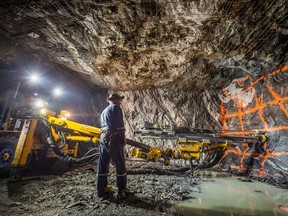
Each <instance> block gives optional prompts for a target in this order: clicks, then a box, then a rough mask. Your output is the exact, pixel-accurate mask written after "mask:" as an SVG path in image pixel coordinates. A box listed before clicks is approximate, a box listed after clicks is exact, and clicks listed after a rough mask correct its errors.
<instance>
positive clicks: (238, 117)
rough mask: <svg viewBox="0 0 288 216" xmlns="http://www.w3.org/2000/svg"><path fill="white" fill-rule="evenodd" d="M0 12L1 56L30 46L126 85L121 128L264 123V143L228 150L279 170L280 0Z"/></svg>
mask: <svg viewBox="0 0 288 216" xmlns="http://www.w3.org/2000/svg"><path fill="white" fill-rule="evenodd" d="M0 13H1V17H0V23H1V29H0V32H1V36H0V41H1V43H0V45H1V49H0V50H1V51H0V59H1V60H2V61H4V62H7V63H10V64H13V63H15V62H19V61H20V59H22V58H23V56H27V55H29V56H31V57H30V58H32V59H35V58H36V59H42V60H43V61H44V60H45V62H48V64H49V63H52V64H54V65H57V66H58V68H59V71H60V72H61V71H62V72H63V71H74V72H77V73H79V74H82V75H83V76H85V77H86V79H89V81H90V82H92V83H94V84H96V85H99V86H101V87H106V88H109V89H113V90H123V91H125V94H126V96H127V101H126V104H125V115H126V120H127V121H126V123H127V128H128V134H127V135H128V136H130V137H132V136H133V130H135V128H137V127H139V125H140V124H141V122H143V121H144V120H149V121H157V122H160V123H170V124H177V125H183V126H191V127H208V128H215V129H218V130H222V132H223V133H229V131H228V130H235V131H237V132H239V134H238V135H242V134H249V133H250V134H251V131H253V130H254V129H258V130H259V129H260V130H267V131H269V132H270V134H269V136H270V139H269V141H268V142H267V143H266V144H265V145H264V146H260V147H259V148H256V150H255V148H254V149H253V148H252V147H251V146H250V147H249V145H248V144H244V145H243V146H239V148H238V149H237V150H236V151H231V152H228V153H229V154H227V155H228V156H229V155H234V156H233V157H231V158H233V159H235V160H232V162H231V163H232V164H235V166H233V167H234V168H236V169H237V170H238V171H239V172H242V171H244V172H247V173H250V174H255V175H259V176H265V175H268V176H273V175H277V176H280V178H281V179H282V180H283V181H284V180H286V179H287V175H288V169H287V144H286V140H287V139H286V136H287V125H286V122H287V118H288V113H287V110H286V109H287V104H286V101H287V100H286V97H287V87H286V73H287V67H284V66H285V65H287V61H288V55H287V48H288V23H287V22H288V21H287V20H288V19H287V15H288V11H287V1H286V0H278V1H275V0H267V1H254V0H247V1H243V0H235V1H230V0H215V1H214V0H213V1H211V0H197V1H192V0H189V1H188V0H186V1H182V0H175V1H168V2H167V1H165V0H142V1H140V0H139V1H136V0H135V1H116V0H115V1H105V0H101V1H82V0H73V1H69V3H68V1H64V0H51V1H40V0H34V1H21V3H20V2H19V1H2V2H1V3H0ZM281 68H282V71H281V72H277V73H276V72H275V73H273V71H276V70H277V69H281ZM268 86H269V87H268ZM245 89H247V90H245ZM271 89H272V90H271ZM229 96H230V98H229ZM87 106H90V104H87ZM233 113H234V116H233ZM231 115H232V116H231ZM247 146H248V147H247ZM251 151H252V153H251ZM245 161H246V162H247V164H246V165H248V168H247V167H246V165H245V163H246V162H245ZM243 162H245V163H243ZM231 163H230V165H231Z"/></svg>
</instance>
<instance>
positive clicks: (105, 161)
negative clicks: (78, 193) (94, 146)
mask: <svg viewBox="0 0 288 216" xmlns="http://www.w3.org/2000/svg"><path fill="white" fill-rule="evenodd" d="M123 99H124V96H120V95H119V94H118V93H113V94H111V95H109V97H108V101H109V106H108V107H106V109H105V110H104V111H103V112H102V114H101V126H102V131H103V132H102V134H101V138H100V156H99V162H98V167H97V172H98V173H97V190H98V196H99V197H107V196H109V192H110V191H111V189H112V186H111V185H108V174H109V164H110V162H111V161H112V164H113V165H115V166H116V175H117V187H118V196H125V195H126V194H128V193H131V191H130V190H129V189H128V188H127V171H126V166H125V157H124V146H125V143H126V142H125V128H124V121H123V112H122V109H121V107H120V106H121V103H122V100H123Z"/></svg>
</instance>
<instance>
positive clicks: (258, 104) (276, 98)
mask: <svg viewBox="0 0 288 216" xmlns="http://www.w3.org/2000/svg"><path fill="white" fill-rule="evenodd" d="M287 71H288V65H285V66H284V67H282V68H280V69H278V70H276V71H273V72H271V73H269V74H268V75H267V76H262V77H260V78H258V79H257V80H256V81H253V79H252V77H251V76H249V75H247V76H246V77H245V78H247V79H248V80H249V82H250V83H249V84H250V85H249V86H248V87H247V88H245V89H243V90H242V91H240V92H238V93H237V94H234V95H229V96H228V98H229V99H233V100H234V101H235V104H236V107H235V108H236V112H229V110H228V109H227V108H226V107H225V104H224V103H223V102H221V104H220V115H221V123H222V131H221V134H222V135H241V136H244V135H249V134H254V133H255V130H245V127H244V126H245V121H244V120H243V119H244V118H243V117H244V116H245V115H248V114H254V113H255V114H257V115H258V116H259V119H260V121H261V123H262V125H260V126H262V129H257V130H258V131H260V132H272V131H280V130H288V125H277V126H275V127H269V125H268V123H267V121H266V119H265V117H264V116H263V111H264V110H265V109H266V108H267V107H269V106H271V105H277V106H278V107H279V108H280V110H281V112H282V113H283V114H284V115H285V116H286V117H287V118H288V110H287V109H286V108H285V106H284V104H283V103H284V102H285V101H288V97H281V96H280V95H279V94H278V93H277V92H276V91H275V90H274V89H273V87H272V86H271V84H270V83H269V81H268V78H269V77H271V76H274V75H276V74H279V73H282V72H287ZM260 81H263V82H265V84H263V82H261V83H262V85H263V87H266V88H267V90H268V92H269V93H270V95H271V96H272V100H270V101H268V102H264V101H263V98H262V97H261V96H258V95H257V93H256V90H255V87H256V85H257V84H260ZM237 84H238V85H239V86H241V87H244V81H243V80H238V81H237ZM250 90H252V93H253V96H254V101H255V105H254V107H252V108H251V107H250V108H247V109H245V107H246V105H247V104H245V102H244V101H242V100H240V99H239V98H240V97H239V96H240V95H242V94H244V93H246V92H248V91H250ZM222 92H223V93H224V94H226V95H227V94H228V93H229V91H228V90H225V89H224V90H223V91H222ZM231 118H237V119H238V122H239V124H240V128H241V131H229V130H228V126H229V123H228V122H229V121H227V120H228V119H231ZM242 149H243V150H235V149H228V150H227V151H226V152H225V154H224V156H223V157H222V159H221V161H222V160H223V159H224V158H225V157H226V156H227V155H228V154H234V155H238V156H240V157H241V158H240V164H238V165H233V166H231V168H232V169H236V170H238V171H241V170H247V169H248V168H247V167H245V165H244V160H245V158H246V157H258V158H261V159H262V161H261V163H260V165H261V169H259V170H258V171H257V172H258V175H259V177H262V176H263V175H269V173H267V172H265V170H264V166H265V164H266V162H267V160H268V159H269V158H271V157H276V156H280V155H288V152H275V151H273V150H272V149H267V143H265V144H264V145H263V150H264V153H250V152H248V150H249V147H248V145H247V143H243V144H242ZM221 161H220V162H221ZM254 171H256V170H255V169H254Z"/></svg>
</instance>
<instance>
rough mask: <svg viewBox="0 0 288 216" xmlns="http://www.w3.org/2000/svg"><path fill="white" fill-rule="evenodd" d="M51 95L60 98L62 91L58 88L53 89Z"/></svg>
mask: <svg viewBox="0 0 288 216" xmlns="http://www.w3.org/2000/svg"><path fill="white" fill-rule="evenodd" d="M53 94H54V95H55V96H60V95H61V94H62V89H60V88H56V89H54V91H53Z"/></svg>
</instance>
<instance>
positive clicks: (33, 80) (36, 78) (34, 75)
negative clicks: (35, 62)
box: [31, 74, 39, 82]
mask: <svg viewBox="0 0 288 216" xmlns="http://www.w3.org/2000/svg"><path fill="white" fill-rule="evenodd" d="M38 80H39V76H38V75H37V74H33V75H31V81H32V82H37V81H38Z"/></svg>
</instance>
